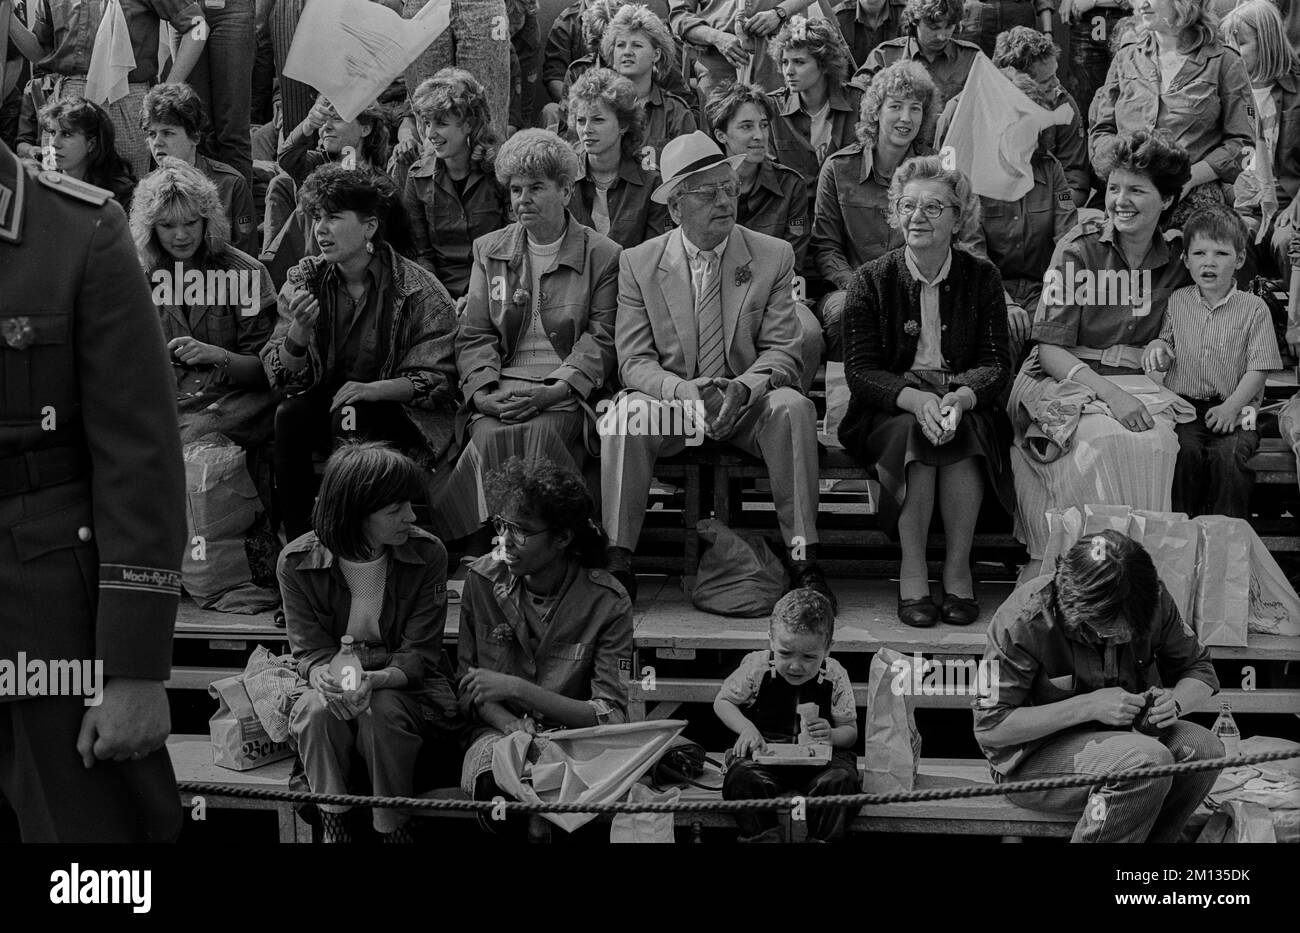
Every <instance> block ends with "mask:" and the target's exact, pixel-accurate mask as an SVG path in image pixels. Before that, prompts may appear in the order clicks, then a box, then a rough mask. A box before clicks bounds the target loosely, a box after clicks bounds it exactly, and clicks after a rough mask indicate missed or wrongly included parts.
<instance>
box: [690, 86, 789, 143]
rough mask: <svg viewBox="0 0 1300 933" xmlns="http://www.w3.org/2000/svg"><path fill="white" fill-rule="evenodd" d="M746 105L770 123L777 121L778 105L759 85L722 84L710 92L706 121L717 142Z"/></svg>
mask: <svg viewBox="0 0 1300 933" xmlns="http://www.w3.org/2000/svg"><path fill="white" fill-rule="evenodd" d="M746 104H753V105H754V106H755V107H757V108H758V112H759V113H761V114H762V115H763V116H764V117H765V118H766V119H767V121H768V122H769V123H771V122H772V121H773V120H775V119H776V105H775V104H773V103H772V98H770V97H768V96H767V92H766V91H764V90H763V89H762V88H761V87H759V86H758V85H757V84H742V83H740V82H733V83H731V84H720V85H718V86H717V87H715V88H714V89H713V90H712V91H710V92H709V99H708V101H707V102H706V103H705V104H704V119H705V122H707V123H708V126H709V135H710V136H712V137H713V139H714V141H715V142H716V141H717V139H718V137H717V134H718V133H723V134H725V133H726V132H727V129H728V128H729V127H730V126H731V121H732V120H734V119H736V114H738V113H740V108H741V107H743V106H745V105H746ZM719 145H721V143H719Z"/></svg>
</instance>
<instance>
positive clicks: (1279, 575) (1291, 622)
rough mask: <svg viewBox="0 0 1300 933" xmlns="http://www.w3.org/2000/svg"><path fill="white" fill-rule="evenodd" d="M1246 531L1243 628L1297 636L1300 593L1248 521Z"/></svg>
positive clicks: (1299, 627) (1269, 633) (1251, 630)
mask: <svg viewBox="0 0 1300 933" xmlns="http://www.w3.org/2000/svg"><path fill="white" fill-rule="evenodd" d="M1246 533H1247V534H1248V535H1249V536H1250V616H1249V617H1248V618H1247V620H1246V631H1248V632H1258V633H1259V634H1261V635H1289V636H1291V637H1292V638H1294V637H1296V636H1300V596H1297V595H1296V591H1295V588H1294V587H1292V586H1291V581H1289V580H1288V579H1287V577H1286V574H1285V573H1283V572H1282V568H1281V567H1279V566H1278V565H1277V561H1275V560H1274V559H1273V555H1272V554H1270V553H1269V552H1268V548H1266V547H1265V546H1264V542H1263V541H1261V540H1260V539H1259V535H1257V534H1255V529H1254V528H1251V527H1250V525H1249V524H1247V525H1246Z"/></svg>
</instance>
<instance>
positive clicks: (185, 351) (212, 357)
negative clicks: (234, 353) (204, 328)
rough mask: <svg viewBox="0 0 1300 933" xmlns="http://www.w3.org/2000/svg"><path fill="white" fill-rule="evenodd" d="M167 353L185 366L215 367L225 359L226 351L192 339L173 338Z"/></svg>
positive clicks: (168, 344)
mask: <svg viewBox="0 0 1300 933" xmlns="http://www.w3.org/2000/svg"><path fill="white" fill-rule="evenodd" d="M167 352H169V353H170V354H171V355H172V356H174V357H176V359H178V360H179V361H180V362H182V363H184V364H185V365H186V366H215V365H216V364H217V363H220V362H221V361H222V360H224V359H225V358H226V351H225V350H223V349H221V348H220V347H214V346H213V345H212V344H210V343H204V342H203V341H201V340H195V339H194V338H193V337H173V338H172V339H171V340H169V341H167Z"/></svg>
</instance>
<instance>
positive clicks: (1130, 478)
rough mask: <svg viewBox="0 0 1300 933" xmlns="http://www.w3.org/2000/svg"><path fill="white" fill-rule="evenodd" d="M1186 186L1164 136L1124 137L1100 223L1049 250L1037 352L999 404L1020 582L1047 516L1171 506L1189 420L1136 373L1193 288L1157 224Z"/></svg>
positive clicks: (1180, 161)
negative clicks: (1008, 427) (1003, 408)
mask: <svg viewBox="0 0 1300 933" xmlns="http://www.w3.org/2000/svg"><path fill="white" fill-rule="evenodd" d="M1188 177H1189V171H1188V157H1187V153H1186V152H1184V151H1183V150H1182V149H1181V148H1179V147H1178V146H1175V145H1174V144H1173V143H1172V141H1171V140H1170V139H1169V137H1168V136H1166V135H1165V134H1163V133H1156V134H1152V133H1147V132H1144V131H1143V132H1137V133H1133V134H1132V135H1130V136H1122V137H1120V138H1119V139H1118V140H1117V142H1116V145H1115V146H1114V149H1113V152H1112V166H1111V170H1110V175H1109V177H1108V178H1107V179H1106V188H1105V192H1106V214H1107V218H1106V220H1105V221H1104V222H1103V221H1084V222H1082V223H1080V224H1078V225H1077V226H1075V228H1074V229H1073V230H1071V231H1070V232H1069V233H1068V234H1067V235H1066V236H1064V237H1063V238H1062V239H1061V241H1060V242H1059V243H1057V244H1056V251H1055V252H1054V253H1053V254H1052V260H1051V264H1050V266H1049V268H1048V271H1047V274H1046V277H1045V278H1044V287H1043V294H1042V298H1041V301H1040V304H1039V308H1038V313H1037V315H1036V316H1035V319H1034V322H1033V325H1032V329H1031V331H1030V338H1031V339H1032V340H1033V341H1036V343H1037V346H1036V347H1035V348H1034V349H1033V350H1031V351H1030V354H1029V357H1028V359H1026V360H1025V363H1024V366H1023V367H1022V368H1021V370H1020V375H1019V376H1018V377H1017V378H1016V381H1015V384H1014V385H1013V387H1012V390H1011V402H1010V406H1009V408H1008V413H1009V414H1010V416H1011V421H1012V424H1013V425H1014V426H1015V429H1016V443H1015V444H1014V445H1013V446H1012V448H1011V466H1012V469H1013V470H1014V471H1015V486H1016V500H1017V504H1016V512H1015V520H1016V536H1017V537H1018V538H1019V539H1020V540H1022V541H1024V542H1025V546H1026V547H1027V548H1028V550H1029V556H1030V558H1031V563H1030V564H1029V565H1028V567H1027V568H1026V571H1025V577H1024V578H1025V579H1028V578H1029V577H1032V576H1033V575H1034V574H1035V572H1036V571H1037V568H1038V561H1040V560H1041V559H1042V557H1043V552H1044V551H1045V549H1046V547H1047V536H1048V529H1047V517H1046V513H1047V511H1048V510H1049V509H1054V508H1068V507H1069V506H1078V507H1079V508H1082V507H1083V506H1084V505H1085V504H1087V503H1113V504H1117V505H1119V504H1123V505H1130V506H1132V507H1133V508H1135V509H1153V510H1155V511H1157V512H1166V511H1168V510H1169V502H1170V490H1171V486H1172V483H1173V477H1174V465H1175V462H1176V460H1177V457H1178V438H1177V437H1176V436H1175V434H1174V424H1175V423H1176V422H1178V421H1190V420H1192V417H1193V415H1194V413H1192V409H1191V406H1190V405H1188V404H1187V403H1186V402H1184V401H1182V400H1181V399H1179V398H1178V396H1176V395H1174V394H1173V393H1172V392H1169V391H1168V390H1166V389H1163V388H1158V387H1157V386H1155V385H1154V384H1153V383H1151V382H1150V380H1146V379H1145V378H1139V377H1143V369H1142V350H1143V348H1144V347H1145V346H1146V345H1147V343H1149V342H1150V341H1152V340H1154V339H1155V338H1156V337H1158V336H1160V326H1161V324H1162V323H1163V321H1164V315H1165V306H1166V305H1167V304H1168V301H1169V295H1170V294H1171V293H1172V292H1173V291H1174V289H1176V288H1179V287H1181V286H1183V285H1185V284H1187V283H1188V282H1189V281H1190V279H1189V277H1188V274H1187V268H1186V267H1185V266H1184V265H1183V262H1182V243H1181V240H1180V239H1179V238H1178V237H1177V236H1176V235H1175V236H1171V235H1168V234H1166V233H1165V231H1164V229H1163V227H1162V219H1163V218H1165V217H1168V216H1169V214H1170V213H1171V212H1172V211H1173V209H1174V207H1175V205H1176V204H1177V202H1178V200H1179V197H1180V195H1181V192H1182V191H1183V189H1184V185H1185V184H1186V182H1187V179H1188ZM1076 415H1077V417H1076Z"/></svg>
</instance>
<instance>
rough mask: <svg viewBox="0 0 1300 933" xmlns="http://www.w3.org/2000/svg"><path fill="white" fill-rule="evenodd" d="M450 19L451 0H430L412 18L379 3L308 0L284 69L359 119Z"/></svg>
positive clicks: (350, 117)
mask: <svg viewBox="0 0 1300 933" xmlns="http://www.w3.org/2000/svg"><path fill="white" fill-rule="evenodd" d="M450 22H451V0H431V2H430V3H429V4H428V5H427V6H425V8H424V9H422V10H420V12H418V13H416V14H415V17H414V18H413V19H402V17H400V16H398V15H397V14H396V13H394V12H393V11H392V10H390V9H388V8H387V7H385V6H381V5H380V4H378V3H357V2H355V0H308V2H307V7H306V9H304V10H303V13H302V17H301V18H300V19H299V20H298V28H297V30H296V31H295V32H294V34H293V45H292V46H290V47H289V57H288V58H287V59H286V60H285V63H284V69H283V73H284V74H285V75H287V76H288V77H290V78H294V79H296V80H298V81H301V82H302V83H303V84H308V85H310V86H312V87H314V88H316V90H318V91H320V92H321V93H322V94H324V95H325V97H326V98H327V99H328V100H329V102H330V103H331V104H333V105H334V109H335V110H337V111H338V113H339V116H340V117H342V118H343V119H344V120H355V119H356V118H357V115H358V114H360V113H361V111H363V110H365V109H366V107H368V106H369V105H370V104H371V103H373V102H374V101H375V100H376V99H377V98H378V97H379V95H380V93H382V92H383V90H384V89H385V88H387V87H388V85H390V84H392V83H393V79H394V78H396V77H397V76H398V75H399V74H401V73H402V72H403V71H405V70H406V67H407V66H408V65H410V64H411V62H413V61H415V59H416V57H417V56H418V55H419V54H420V53H421V52H423V51H424V50H425V49H427V48H428V47H429V46H430V45H432V44H433V40H434V39H436V38H438V36H439V35H440V34H441V33H442V31H443V30H444V29H446V28H447V25H448V24H449V23H450Z"/></svg>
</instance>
